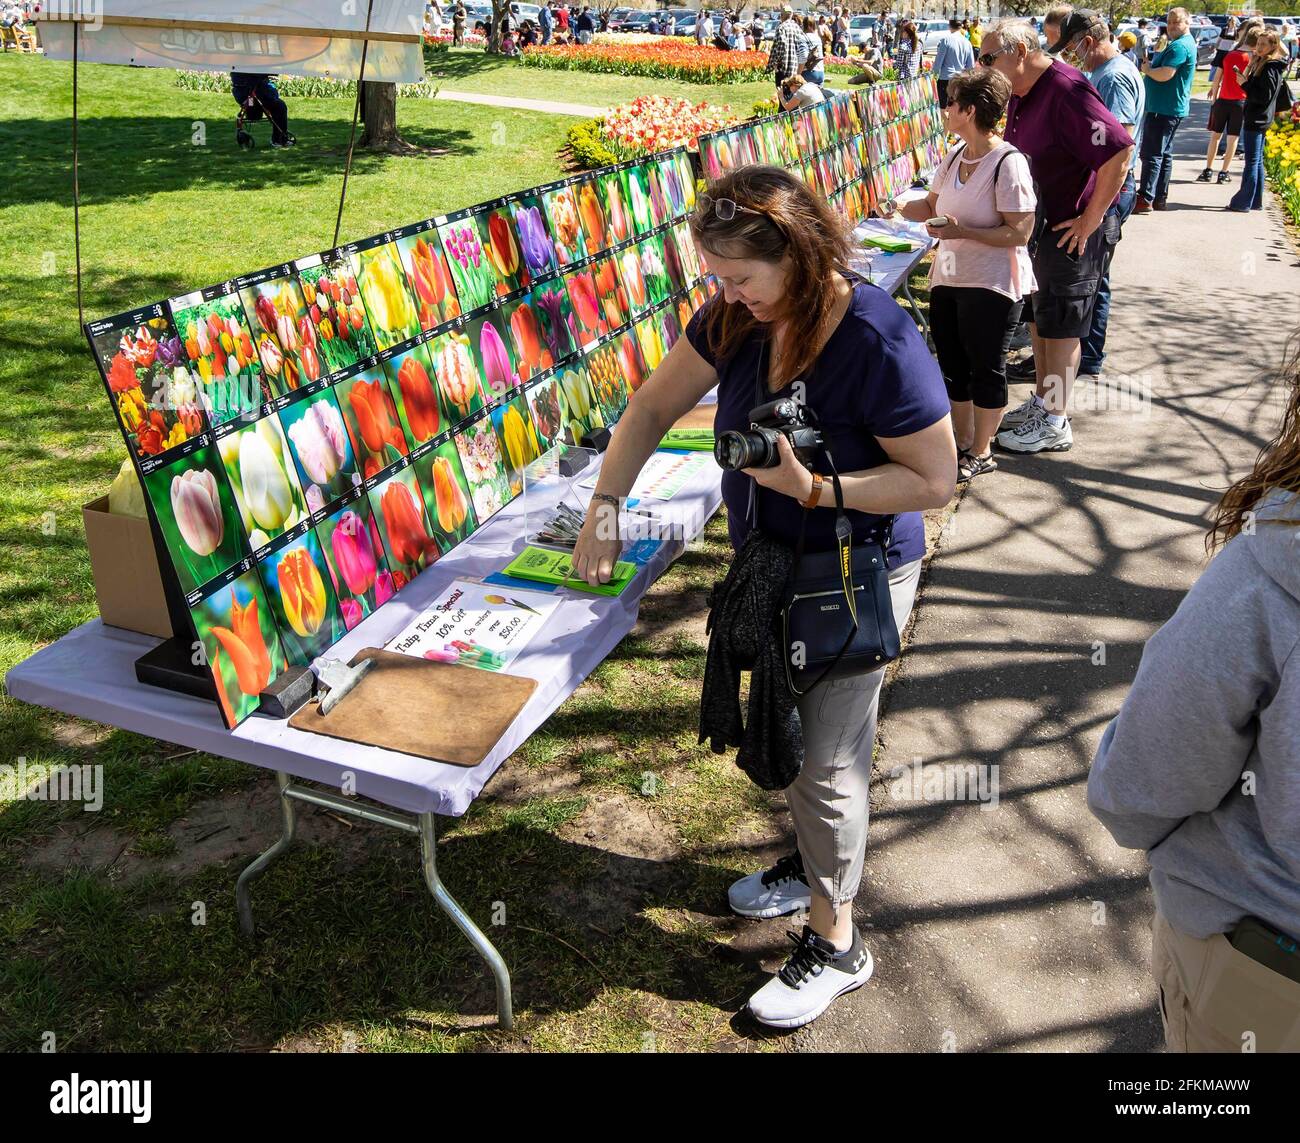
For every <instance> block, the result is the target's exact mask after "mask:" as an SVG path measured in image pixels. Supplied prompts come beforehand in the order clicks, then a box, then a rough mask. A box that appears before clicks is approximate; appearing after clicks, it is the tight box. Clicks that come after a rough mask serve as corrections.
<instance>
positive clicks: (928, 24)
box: [916, 20, 948, 55]
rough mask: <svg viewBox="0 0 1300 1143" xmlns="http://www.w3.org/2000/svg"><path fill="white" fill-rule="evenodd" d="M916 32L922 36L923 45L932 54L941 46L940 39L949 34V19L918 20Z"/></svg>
mask: <svg viewBox="0 0 1300 1143" xmlns="http://www.w3.org/2000/svg"><path fill="white" fill-rule="evenodd" d="M916 34H917V35H918V36H920V37H921V47H923V48H924V49H925V50H926V52H928V53H929V54H930V55H933V54H934V51H935V49H936V48H938V46H939V41H940V40H941V39H942V38H943V37H944V36H946V35H947V34H948V21H947V20H918V21H917V22H916Z"/></svg>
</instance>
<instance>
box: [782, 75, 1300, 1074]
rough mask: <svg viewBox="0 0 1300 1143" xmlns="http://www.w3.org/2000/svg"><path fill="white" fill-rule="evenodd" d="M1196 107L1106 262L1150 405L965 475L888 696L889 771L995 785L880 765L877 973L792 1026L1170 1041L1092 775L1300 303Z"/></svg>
mask: <svg viewBox="0 0 1300 1143" xmlns="http://www.w3.org/2000/svg"><path fill="white" fill-rule="evenodd" d="M1192 106H1193V109H1192V114H1191V116H1190V117H1189V119H1188V120H1186V121H1185V122H1184V123H1183V126H1182V129H1181V130H1180V131H1179V134H1178V137H1177V145H1178V151H1179V159H1178V162H1177V166H1176V171H1175V176H1174V179H1175V181H1174V184H1173V187H1172V189H1171V191H1170V196H1169V197H1170V204H1171V206H1170V209H1169V210H1168V211H1167V212H1165V213H1162V214H1160V213H1158V214H1152V215H1147V216H1144V217H1141V218H1133V219H1131V220H1130V221H1129V223H1128V225H1127V227H1126V228H1125V234H1124V239H1123V242H1122V243H1121V245H1120V247H1119V250H1118V252H1117V255H1116V260H1115V267H1114V273H1113V280H1114V288H1115V305H1114V308H1113V310H1112V318H1111V332H1110V339H1109V340H1110V359H1109V361H1108V363H1107V364H1108V369H1111V370H1115V371H1117V372H1121V373H1127V374H1133V375H1136V376H1137V377H1139V378H1141V379H1142V380H1143V381H1146V382H1148V383H1149V384H1150V389H1151V393H1152V397H1153V400H1152V402H1151V404H1150V405H1149V407H1148V408H1147V409H1146V410H1145V415H1142V414H1134V413H1132V412H1127V413H1126V412H1105V413H1097V412H1086V411H1079V410H1076V412H1075V417H1074V429H1075V445H1074V448H1073V450H1072V451H1071V452H1068V453H1064V454H1058V455H1056V456H1051V457H1039V458H1035V457H1010V458H1006V457H1004V458H1003V459H1002V460H1001V464H1002V469H1001V471H1000V472H998V473H996V474H993V475H991V476H985V477H981V478H979V479H978V480H976V481H975V483H974V485H973V486H972V488H971V491H970V492H969V494H968V495H967V496H966V497H965V499H964V500H963V502H962V504H961V506H960V508H959V510H958V511H957V513H956V515H955V516H954V518H953V519H954V521H955V527H952V526H951V525H950V530H949V531H948V532H947V533H946V534H945V537H944V539H943V540H942V541H941V546H940V549H939V552H938V554H937V555H936V557H935V559H934V561H933V563H932V565H931V568H930V573H929V580H928V583H927V584H926V585H925V587H924V597H923V603H922V605H921V607H920V610H919V615H918V620H917V624H916V627H915V630H914V632H913V636H912V643H911V649H910V650H909V651H908V653H907V655H906V656H905V658H904V660H903V664H902V668H901V671H900V673H899V675H898V678H897V680H896V681H895V683H894V685H893V686H892V688H891V690H890V693H889V694H888V696H887V709H886V714H885V717H884V721H883V724H882V729H883V739H884V749H883V752H882V757H881V758H880V760H879V761H880V766H881V769H882V770H883V772H884V774H886V775H887V774H888V773H889V772H890V770H891V768H893V767H895V766H900V765H901V766H907V765H910V764H912V763H913V761H914V760H916V759H919V760H921V761H922V762H923V763H924V764H926V766H927V767H930V768H934V767H940V766H942V764H944V763H955V764H959V763H964V762H970V761H974V762H977V763H980V764H996V765H997V766H998V767H999V768H1000V773H999V778H1000V783H999V787H1000V790H999V792H1000V799H999V801H998V804H997V807H996V808H994V809H988V810H985V809H981V808H978V807H977V806H976V805H975V804H971V803H956V802H948V803H946V804H926V803H924V802H921V801H916V800H912V801H908V800H904V799H903V798H902V797H900V796H898V795H900V794H903V793H910V792H911V791H910V790H900V789H898V788H894V789H891V786H890V783H889V782H888V780H887V779H886V780H885V781H883V782H882V783H881V784H880V786H879V788H878V791H877V795H878V797H877V799H876V800H877V802H878V805H877V806H876V809H875V817H874V821H873V823H872V830H871V840H870V849H869V852H868V855H867V877H866V880H865V882H864V885H863V889H862V892H861V895H860V896H859V899H858V915H859V918H860V920H862V921H865V922H866V923H868V924H869V925H870V926H871V927H870V928H868V929H865V930H864V932H865V933H866V936H867V938H868V941H869V943H870V944H871V947H872V949H873V950H874V952H875V955H876V960H877V969H876V975H875V979H874V980H873V981H872V983H871V985H870V986H869V987H867V988H864V989H861V990H859V991H858V992H856V993H854V994H852V995H851V996H848V997H846V998H844V999H843V1000H841V1001H840V1002H838V1003H837V1004H836V1005H835V1006H834V1007H833V1008H832V1009H831V1010H830V1011H829V1012H828V1013H827V1014H826V1015H825V1016H823V1017H822V1018H821V1019H820V1020H818V1021H817V1022H816V1023H814V1024H813V1025H811V1026H809V1027H808V1028H807V1029H804V1030H803V1031H802V1032H800V1033H799V1034H797V1036H796V1037H795V1045H796V1047H797V1048H799V1049H802V1050H809V1051H835V1050H888V1051H898V1050H906V1051H938V1050H940V1049H941V1048H942V1047H944V1046H945V1045H947V1046H949V1047H951V1048H953V1049H955V1050H957V1051H976V1050H990V1049H1008V1050H1064V1049H1069V1050H1080V1051H1107V1050H1110V1051H1148V1050H1154V1049H1157V1048H1158V1047H1160V1046H1161V1045H1162V1042H1163V1041H1162V1037H1161V1032H1160V1021H1159V1016H1158V1014H1157V1010H1156V990H1155V987H1154V985H1153V983H1152V982H1151V980H1150V977H1149V975H1148V972H1147V963H1148V957H1149V952H1150V937H1149V930H1148V925H1149V922H1150V917H1151V912H1152V904H1151V895H1150V891H1149V889H1148V887H1147V882H1146V864H1145V860H1144V858H1143V855H1142V854H1140V853H1133V852H1129V851H1125V850H1121V849H1119V848H1118V847H1116V846H1115V845H1114V843H1113V842H1112V841H1111V839H1110V837H1109V835H1108V834H1107V833H1106V832H1105V831H1104V830H1103V829H1102V828H1101V826H1100V825H1099V824H1098V823H1097V822H1096V821H1095V820H1094V819H1093V818H1092V816H1091V815H1090V814H1089V813H1088V811H1087V807H1086V805H1085V802H1084V797H1085V783H1086V779H1087V772H1088V767H1089V764H1090V762H1091V759H1092V756H1093V752H1094V750H1095V748H1096V745H1097V741H1098V739H1099V738H1100V736H1101V733H1102V730H1103V729H1104V727H1105V725H1106V723H1107V722H1108V721H1109V719H1110V718H1111V717H1112V716H1113V715H1114V714H1115V712H1116V710H1117V709H1118V707H1119V705H1120V703H1121V701H1122V700H1123V698H1124V695H1125V693H1126V692H1127V688H1128V685H1129V683H1130V682H1131V680H1132V677H1133V674H1134V671H1135V670H1136V667H1137V662H1138V658H1139V656H1140V654H1141V650H1142V645H1143V643H1144V642H1145V640H1146V639H1147V638H1148V637H1149V636H1150V635H1151V633H1152V632H1153V631H1154V630H1155V629H1156V627H1157V626H1159V625H1160V624H1161V623H1162V622H1163V621H1164V620H1165V619H1167V618H1168V617H1169V615H1170V614H1171V613H1172V612H1173V610H1174V608H1175V607H1176V606H1177V604H1178V602H1179V600H1180V599H1181V598H1182V596H1183V594H1184V592H1185V591H1186V590H1187V588H1188V587H1189V586H1190V585H1191V583H1192V582H1193V581H1194V580H1195V579H1196V577H1197V575H1198V573H1199V571H1200V570H1201V568H1202V566H1203V559H1204V554H1203V548H1202V538H1203V535H1204V521H1205V517H1206V513H1207V511H1208V509H1209V508H1210V506H1211V504H1212V503H1213V502H1214V500H1215V499H1216V498H1217V495H1218V493H1219V492H1220V491H1221V490H1222V489H1223V488H1224V487H1225V486H1226V485H1227V484H1228V483H1230V482H1231V481H1232V480H1233V479H1236V478H1238V477H1240V476H1241V475H1243V473H1244V472H1245V471H1246V470H1247V468H1248V467H1249V465H1250V463H1251V462H1252V460H1253V458H1254V456H1255V453H1256V451H1257V450H1258V449H1259V447H1260V446H1261V445H1262V444H1263V443H1264V442H1265V441H1266V440H1267V439H1268V438H1270V437H1271V436H1272V434H1273V432H1274V431H1275V429H1276V427H1277V424H1278V422H1279V418H1280V416H1281V412H1282V408H1283V404H1282V394H1281V393H1277V392H1270V389H1269V387H1268V386H1267V384H1265V383H1263V382H1262V381H1259V380H1258V379H1256V374H1257V371H1259V370H1261V369H1264V368H1268V367H1276V365H1277V364H1278V360H1279V357H1280V348H1281V344H1282V342H1283V340H1284V339H1285V336H1286V333H1287V332H1288V330H1290V329H1293V328H1295V326H1296V325H1297V323H1298V322H1300V273H1298V272H1297V267H1298V266H1300V258H1298V257H1297V255H1296V252H1295V250H1294V248H1293V247H1292V246H1291V245H1290V244H1289V242H1288V240H1287V238H1286V236H1285V234H1284V232H1283V228H1282V218H1281V211H1280V209H1279V207H1278V206H1277V204H1276V201H1275V200H1274V199H1273V197H1272V195H1271V194H1269V196H1268V204H1267V206H1266V209H1265V210H1264V211H1263V212H1255V213H1252V214H1244V215H1243V214H1231V213H1224V212H1222V211H1220V210H1219V209H1217V208H1218V207H1220V206H1221V205H1223V204H1224V203H1226V201H1227V199H1228V197H1229V194H1230V192H1231V191H1232V189H1233V187H1218V186H1215V185H1208V186H1207V185H1205V184H1200V183H1196V182H1194V181H1193V180H1194V179H1195V177H1196V175H1197V174H1198V173H1199V171H1200V170H1201V168H1202V166H1203V163H1204V148H1205V145H1206V141H1207V140H1206V135H1205V132H1204V130H1203V126H1204V123H1205V120H1206V116H1207V112H1208V104H1207V103H1206V102H1205V101H1204V100H1197V101H1194V102H1193V105H1192ZM1240 169H1241V167H1240V163H1236V164H1234V172H1235V177H1234V185H1235V181H1236V178H1238V177H1239V176H1240ZM1252 381H1253V383H1252ZM1027 392H1028V390H1027V389H1026V388H1024V387H1015V388H1013V390H1012V400H1013V402H1014V401H1019V400H1021V399H1023V397H1024V396H1025V395H1027ZM1088 396H1095V394H1088ZM1102 644H1104V651H1105V662H1104V665H1094V664H1093V658H1094V653H1095V649H1097V648H1099V646H1100V645H1102ZM927 772H929V771H927ZM922 789H924V787H923V788H922ZM775 936H776V933H775V932H774V937H775Z"/></svg>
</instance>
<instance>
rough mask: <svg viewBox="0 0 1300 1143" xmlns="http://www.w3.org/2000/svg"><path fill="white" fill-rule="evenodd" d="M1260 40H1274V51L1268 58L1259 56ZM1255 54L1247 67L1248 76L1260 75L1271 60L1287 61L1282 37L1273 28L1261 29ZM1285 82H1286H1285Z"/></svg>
mask: <svg viewBox="0 0 1300 1143" xmlns="http://www.w3.org/2000/svg"><path fill="white" fill-rule="evenodd" d="M1260 40H1272V42H1273V50H1272V51H1271V52H1269V53H1268V55H1267V56H1261V55H1260V54H1259V41H1260ZM1253 52H1254V54H1253V55H1252V56H1251V57H1250V63H1249V64H1248V65H1247V67H1246V74H1247V75H1248V76H1256V75H1259V73H1260V72H1261V71H1263V70H1264V65H1265V64H1266V63H1268V62H1269V61H1270V60H1284V59H1286V50H1285V49H1284V48H1283V47H1282V37H1281V36H1279V35H1278V34H1277V33H1276V32H1274V31H1273V30H1272V29H1271V28H1261V29H1260V33H1259V36H1258V37H1257V38H1256V40H1255V47H1254V49H1253ZM1283 82H1285V80H1284V81H1283Z"/></svg>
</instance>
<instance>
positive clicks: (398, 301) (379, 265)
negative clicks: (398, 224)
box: [348, 239, 421, 349]
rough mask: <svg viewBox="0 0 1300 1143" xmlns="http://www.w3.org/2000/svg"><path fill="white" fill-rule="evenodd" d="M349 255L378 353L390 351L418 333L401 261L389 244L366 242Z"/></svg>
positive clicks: (411, 297)
mask: <svg viewBox="0 0 1300 1143" xmlns="http://www.w3.org/2000/svg"><path fill="white" fill-rule="evenodd" d="M369 241H370V242H374V244H373V245H370V244H369V243H367V244H366V245H364V246H360V247H359V248H358V249H357V250H356V251H355V253H353V254H351V255H350V257H349V258H348V262H349V264H350V265H351V267H352V273H353V274H354V275H355V277H356V281H357V285H358V287H359V288H360V291H361V300H362V302H363V303H364V305H365V307H366V314H367V315H368V316H369V318H370V328H371V329H372V330H374V333H375V343H376V344H377V345H378V346H379V348H380V349H391V348H392V347H393V346H395V345H401V344H402V342H404V341H409V340H410V339H411V338H413V337H416V336H417V335H418V334H419V333H420V332H421V329H420V317H419V310H418V309H417V308H416V305H415V295H414V294H412V293H411V287H410V285H409V283H408V282H407V280H406V273H405V271H404V270H403V269H402V259H401V257H400V256H399V255H398V253H397V247H396V246H395V245H394V244H393V243H392V242H385V241H382V240H381V241H378V242H375V241H374V240H373V239H371V240H369Z"/></svg>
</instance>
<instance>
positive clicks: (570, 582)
mask: <svg viewBox="0 0 1300 1143" xmlns="http://www.w3.org/2000/svg"><path fill="white" fill-rule="evenodd" d="M503 570H504V571H505V573H506V575H509V576H514V577H515V578H516V579H535V580H537V582H538V583H554V584H559V585H560V586H561V587H571V588H573V590H574V591H586V592H590V593H591V594H592V595H622V594H623V591H624V589H625V588H626V587H627V585H628V584H630V583H631V582H632V580H634V579H635V578H636V574H637V572H639V571H640V570H641V569H640V568H639V567H638V566H637V565H636V564H633V563H627V562H626V561H624V560H619V561H618V563H616V564H615V565H614V576H613V578H612V579H611V580H610V581H609V583H601V584H597V585H596V586H594V587H593V586H592V585H591V584H589V583H588V582H587V581H586V580H583V579H576V578H574V576H573V557H572V556H571V555H570V554H569V553H568V552H555V551H551V550H550V549H548V548H532V547H529V548H525V549H524V550H523V551H522V552H520V553H519V554H518V555H517V556H515V558H514V559H513V560H511V561H510V563H508V564H507V565H506V566H505V568H504V569H503Z"/></svg>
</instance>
